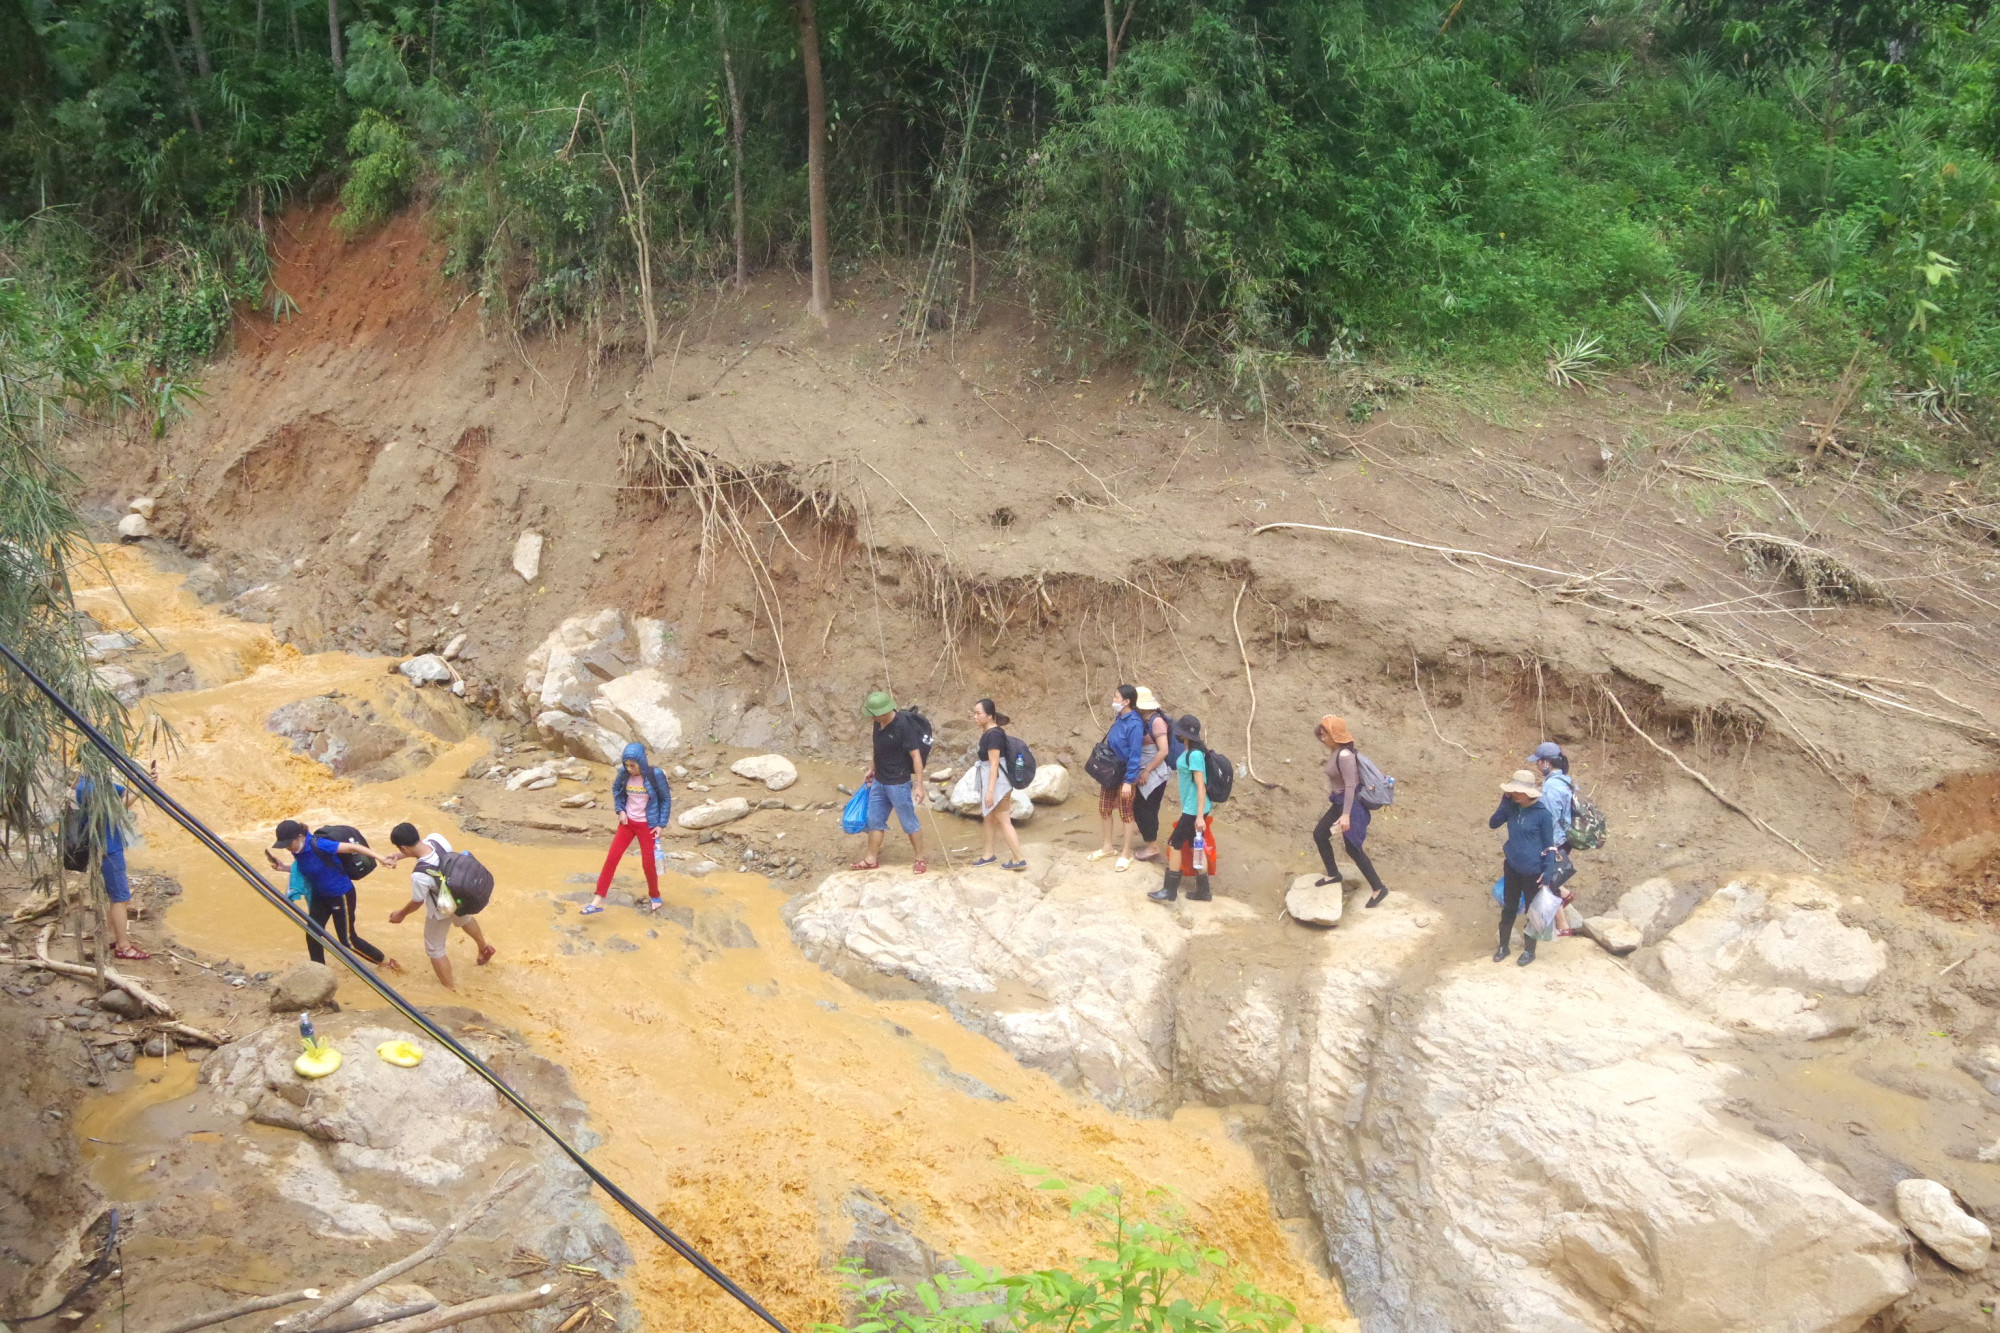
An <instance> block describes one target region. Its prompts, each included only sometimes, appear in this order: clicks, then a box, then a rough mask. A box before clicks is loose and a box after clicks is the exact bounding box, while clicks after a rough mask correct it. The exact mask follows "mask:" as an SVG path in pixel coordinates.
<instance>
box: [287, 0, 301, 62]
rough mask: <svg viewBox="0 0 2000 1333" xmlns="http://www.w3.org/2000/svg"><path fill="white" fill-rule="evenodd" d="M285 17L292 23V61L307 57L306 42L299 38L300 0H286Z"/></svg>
mask: <svg viewBox="0 0 2000 1333" xmlns="http://www.w3.org/2000/svg"><path fill="white" fill-rule="evenodd" d="M285 18H286V20H287V21H288V22H289V23H290V24H291V25H292V63H293V64H294V65H296V64H298V63H299V62H300V61H301V60H304V59H305V58H306V47H305V43H304V42H302V41H300V40H299V0H285Z"/></svg>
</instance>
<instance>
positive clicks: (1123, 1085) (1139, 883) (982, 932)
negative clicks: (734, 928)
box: [785, 852, 1257, 1113]
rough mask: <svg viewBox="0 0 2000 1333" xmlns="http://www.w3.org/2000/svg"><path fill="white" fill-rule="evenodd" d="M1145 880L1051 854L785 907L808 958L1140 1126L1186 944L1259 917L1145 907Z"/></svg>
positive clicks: (851, 889)
mask: <svg viewBox="0 0 2000 1333" xmlns="http://www.w3.org/2000/svg"><path fill="white" fill-rule="evenodd" d="M1154 884H1155V880H1154V878H1153V877H1152V876H1150V875H1147V876H1140V875H1133V874H1125V875H1118V874H1114V873H1112V871H1111V870H1110V868H1109V865H1108V863H1098V864H1096V865H1092V864H1089V863H1087V862H1085V861H1083V859H1082V858H1081V857H1080V856H1077V855H1076V854H1074V853H1070V852H1064V853H1061V854H1060V855H1059V856H1058V859H1057V860H1056V862H1055V863H1054V864H1053V865H1050V866H1048V867H1047V868H1046V869H1043V870H1040V871H1039V872H1038V873H1035V874H1032V875H1030V874H1012V873H1009V872H1007V871H1004V870H999V869H997V868H980V869H972V868H969V867H968V868H965V869H961V870H958V871H953V872H947V873H942V874H941V873H938V872H937V871H933V872H932V873H930V874H926V875H912V874H910V873H908V872H907V871H906V870H902V869H897V868H889V869H884V870H869V871H845V872H842V873H839V874H836V875H833V876H830V877H829V878H828V879H826V880H825V881H823V882H822V883H821V884H820V885H819V887H818V888H816V889H813V890H811V891H810V892H807V893H803V894H800V895H799V896H797V897H795V898H793V899H792V900H791V902H789V903H788V904H787V905H786V907H785V916H786V919H787V920H788V921H789V922H790V923H791V928H792V935H793V937H794V938H795V939H796V940H797V941H798V942H799V946H800V947H801V948H802V949H803V950H804V951H805V953H806V955H807V957H809V958H812V959H814V960H815V961H817V962H818V963H820V964H821V965H822V966H824V967H827V968H829V969H831V970H833V971H835V972H836V973H839V974H841V975H843V976H847V977H849V978H850V979H855V980H863V979H865V977H866V976H867V975H868V974H871V973H880V974H887V975H890V976H898V977H905V978H908V979H909V980H911V981H914V982H916V983H917V984H918V985H919V986H921V987H922V988H923V989H924V990H925V991H926V992H928V993H929V994H930V995H931V996H932V997H933V998H935V999H936V1000H937V1001H938V1002H939V1003H941V1004H944V1005H946V1006H947V1007H949V1008H950V1009H951V1011H952V1013H953V1014H954V1015H955V1016H956V1017H957V1018H958V1019H959V1021H960V1022H962V1023H964V1024H965V1025H966V1026H968V1027H970V1028H972V1029H974V1030H975V1031H978V1032H981V1033H984V1034H985V1035H987V1036H988V1037H990V1038H992V1039H993V1040H994V1041H997V1042H998V1043H1000V1045H1002V1046H1004V1047H1005V1048H1006V1049H1007V1050H1009V1051H1011V1052H1013V1054H1014V1056H1015V1057H1016V1058H1017V1059H1019V1060H1020V1061H1021V1062H1022V1063H1023V1064H1027V1065H1030V1066H1033V1067H1035V1068H1038V1069H1044V1070H1047V1071H1048V1072H1049V1073H1050V1074H1052V1075H1054V1076H1055V1077H1056V1078H1057V1079H1058V1080H1060V1081H1061V1082H1063V1083H1064V1084H1065V1085H1067V1086H1070V1087H1075V1088H1080V1089H1082V1090H1083V1091H1085V1092H1088V1093H1090V1094H1091V1095H1092V1096H1094V1097H1096V1098H1097V1099H1098V1100H1099V1101H1102V1102H1104V1103H1105V1104H1106V1105H1108V1106H1111V1107H1114V1108H1116V1109H1120V1110H1126V1111H1133V1112H1139V1113H1146V1112H1154V1111H1159V1110H1163V1109H1165V1108H1166V1107H1167V1106H1168V1105H1169V1103H1170V1102H1171V1100H1172V1097H1173V1086H1172V1071H1173V1060H1174V1054H1173V1044H1174V1037H1173V1028H1174V1022H1173V987H1174V985H1175V983H1176V980H1177V978H1178V976H1179V973H1180V969H1181V963H1182V960H1183V957H1184V954H1185V951H1186V949H1187V946H1188V942H1189V941H1190V940H1191V939H1192V938H1194V937H1195V936H1197V935H1201V934H1207V933H1212V932H1216V931H1223V930H1227V929H1229V928H1230V926H1231V925H1233V924H1235V923H1239V922H1244V921H1251V920H1254V919H1255V918H1256V915H1257V914H1256V912H1255V911H1254V910H1253V909H1252V908H1250V907H1249V906H1248V905H1246V904H1244V903H1240V902H1236V901H1233V900H1231V899H1228V898H1216V899H1214V900H1213V901H1211V902H1206V903H1190V902H1187V901H1185V900H1182V901H1181V902H1179V903H1176V904H1175V905H1173V906H1171V907H1165V906H1161V905H1160V904H1157V903H1152V902H1148V901H1147V900H1146V896H1145V891H1146V890H1147V889H1150V888H1152V887H1154Z"/></svg>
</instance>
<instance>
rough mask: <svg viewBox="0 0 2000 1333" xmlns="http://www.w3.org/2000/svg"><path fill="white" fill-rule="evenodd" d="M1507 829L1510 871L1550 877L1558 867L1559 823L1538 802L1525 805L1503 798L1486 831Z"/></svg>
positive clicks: (1488, 822) (1508, 865) (1547, 809)
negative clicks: (1503, 826)
mask: <svg viewBox="0 0 2000 1333" xmlns="http://www.w3.org/2000/svg"><path fill="white" fill-rule="evenodd" d="M1502 824H1505V825H1506V826H1507V848H1506V855H1507V868H1508V869H1509V870H1512V871H1513V872H1514V873H1515V874H1517V875H1544V876H1546V875H1548V874H1549V873H1550V872H1551V871H1553V870H1554V869H1555V864H1556V853H1555V846H1556V821H1555V817H1554V816H1553V815H1551V814H1550V813H1549V808H1548V807H1547V806H1545V805H1543V804H1542V803H1541V802H1539V801H1536V802H1532V803H1530V804H1528V805H1522V804H1520V803H1519V802H1517V801H1515V800H1514V799H1513V798H1512V797H1508V796H1502V797H1501V798H1500V808H1499V809H1498V810H1495V811H1494V812H1493V817H1492V818H1491V819H1489V820H1487V821H1486V827H1487V828H1499V827H1500V826H1501V825H1502Z"/></svg>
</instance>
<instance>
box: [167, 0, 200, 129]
mask: <svg viewBox="0 0 2000 1333" xmlns="http://www.w3.org/2000/svg"><path fill="white" fill-rule="evenodd" d="M159 28H160V41H161V42H163V43H164V44H165V45H166V48H167V68H168V69H170V70H172V71H173V74H174V89H175V91H177V92H179V93H180V95H181V100H182V101H183V102H186V103H187V109H188V123H189V124H191V125H193V126H194V132H195V133H196V134H202V133H205V131H204V129H203V128H202V123H201V108H200V107H198V106H196V105H195V102H194V93H193V92H192V91H191V90H190V89H189V88H188V81H187V67H186V66H185V65H183V64H181V53H180V48H179V47H177V46H175V45H174V35H173V34H172V33H171V32H168V31H167V21H166V20H165V19H161V20H159Z"/></svg>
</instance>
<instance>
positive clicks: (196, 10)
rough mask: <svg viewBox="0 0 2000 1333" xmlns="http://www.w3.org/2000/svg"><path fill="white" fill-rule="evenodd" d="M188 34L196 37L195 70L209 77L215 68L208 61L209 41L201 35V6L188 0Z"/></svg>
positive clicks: (194, 0) (194, 1) (193, 0)
mask: <svg viewBox="0 0 2000 1333" xmlns="http://www.w3.org/2000/svg"><path fill="white" fill-rule="evenodd" d="M187 16H188V36H189V37H191V38H193V39H194V72H195V73H197V74H199V75H201V77H202V78H204V79H205V78H207V77H208V76H209V75H210V74H213V73H214V72H215V70H214V69H213V67H211V66H210V65H209V63H208V43H207V42H205V41H203V40H202V36H201V6H200V5H199V4H198V3H196V0H187Z"/></svg>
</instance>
